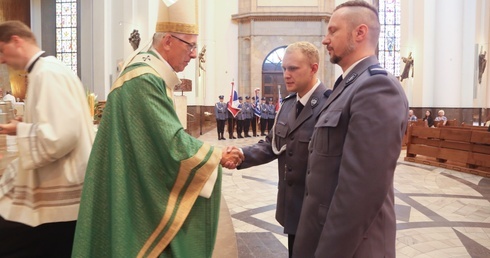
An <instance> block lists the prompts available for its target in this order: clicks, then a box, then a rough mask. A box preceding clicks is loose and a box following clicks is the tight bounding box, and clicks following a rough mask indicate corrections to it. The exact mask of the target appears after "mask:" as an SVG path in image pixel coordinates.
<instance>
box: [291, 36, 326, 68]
mask: <svg viewBox="0 0 490 258" xmlns="http://www.w3.org/2000/svg"><path fill="white" fill-rule="evenodd" d="M294 50H299V51H301V53H302V54H303V55H305V56H306V57H307V58H308V60H309V61H310V64H318V62H320V53H319V52H318V48H317V47H315V45H313V44H311V43H310V42H307V41H299V42H295V43H292V44H290V45H288V47H287V48H286V53H289V52H292V51H294Z"/></svg>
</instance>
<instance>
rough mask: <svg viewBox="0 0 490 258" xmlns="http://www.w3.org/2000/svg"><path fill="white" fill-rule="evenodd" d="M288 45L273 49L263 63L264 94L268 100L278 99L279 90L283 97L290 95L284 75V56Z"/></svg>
mask: <svg viewBox="0 0 490 258" xmlns="http://www.w3.org/2000/svg"><path fill="white" fill-rule="evenodd" d="M285 50H286V46H280V47H277V48H275V49H274V50H272V51H271V52H270V53H269V54H268V55H267V57H266V58H265V60H264V62H263V64H262V96H263V97H266V99H267V100H269V99H270V98H272V99H274V102H276V101H277V100H278V96H279V91H280V94H281V99H283V98H284V97H285V96H287V95H288V92H287V91H286V85H285V84H284V78H283V77H282V58H283V56H284V52H285Z"/></svg>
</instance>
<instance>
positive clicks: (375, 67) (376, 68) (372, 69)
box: [368, 64, 388, 76]
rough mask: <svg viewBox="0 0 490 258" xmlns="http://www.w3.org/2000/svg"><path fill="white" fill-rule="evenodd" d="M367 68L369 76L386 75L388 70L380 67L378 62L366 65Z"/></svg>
mask: <svg viewBox="0 0 490 258" xmlns="http://www.w3.org/2000/svg"><path fill="white" fill-rule="evenodd" d="M368 70H369V74H371V76H373V75H376V74H384V75H388V72H387V71H386V70H385V69H384V68H383V67H381V66H380V65H379V64H375V65H371V66H370V67H368Z"/></svg>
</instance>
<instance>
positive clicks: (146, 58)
mask: <svg viewBox="0 0 490 258" xmlns="http://www.w3.org/2000/svg"><path fill="white" fill-rule="evenodd" d="M146 60H148V61H151V58H150V55H147V56H146V57H143V61H146Z"/></svg>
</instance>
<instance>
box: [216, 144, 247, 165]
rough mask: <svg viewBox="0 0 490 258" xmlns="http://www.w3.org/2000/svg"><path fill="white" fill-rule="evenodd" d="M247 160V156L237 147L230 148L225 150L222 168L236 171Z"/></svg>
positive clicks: (222, 157)
mask: <svg viewBox="0 0 490 258" xmlns="http://www.w3.org/2000/svg"><path fill="white" fill-rule="evenodd" d="M243 160H245V156H243V153H242V151H241V150H240V149H238V148H237V147H228V148H226V149H223V155H222V156H221V162H220V163H221V166H223V167H225V168H227V169H235V168H236V167H238V166H240V164H242V162H243Z"/></svg>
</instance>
